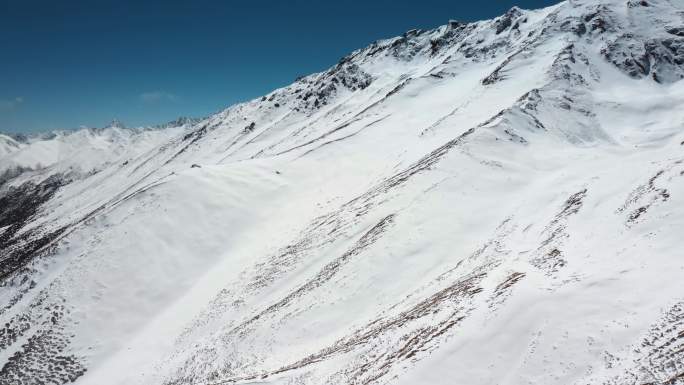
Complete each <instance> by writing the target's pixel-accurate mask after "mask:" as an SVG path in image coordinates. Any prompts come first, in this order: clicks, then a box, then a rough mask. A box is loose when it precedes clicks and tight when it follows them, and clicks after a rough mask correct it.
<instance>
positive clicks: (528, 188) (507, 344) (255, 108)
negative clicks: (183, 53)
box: [0, 0, 684, 385]
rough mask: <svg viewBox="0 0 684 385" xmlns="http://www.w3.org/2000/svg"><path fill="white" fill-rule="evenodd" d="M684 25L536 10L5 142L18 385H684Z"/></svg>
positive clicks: (624, 5)
mask: <svg viewBox="0 0 684 385" xmlns="http://www.w3.org/2000/svg"><path fill="white" fill-rule="evenodd" d="M682 25H684V3H683V2H682V1H681V0H647V1H632V0H630V1H626V0H606V1H600V2H597V1H595V0H591V1H589V0H573V1H567V2H563V3H560V4H558V5H556V6H553V7H550V8H546V9H542V10H536V11H528V10H522V9H518V8H513V9H512V10H510V11H509V12H507V13H506V14H505V15H503V16H501V17H498V18H495V19H493V20H486V21H481V22H475V23H460V22H455V21H451V22H449V23H448V24H446V25H444V26H441V27H438V28H435V29H432V30H411V31H408V32H406V33H405V34H403V35H402V36H399V37H395V38H392V39H387V40H381V41H377V42H375V43H373V44H371V45H370V46H368V47H365V48H363V49H360V50H357V51H355V52H352V53H351V54H349V55H348V56H346V57H344V58H342V59H341V60H340V61H339V63H337V64H336V65H334V66H333V67H332V68H330V69H329V70H327V71H324V72H321V73H317V74H312V75H309V76H305V77H301V78H299V79H297V80H296V81H295V82H294V83H293V84H291V85H289V86H287V87H284V88H281V89H278V90H275V91H273V92H271V93H270V94H268V95H265V96H263V97H262V98H259V99H255V100H253V101H250V102H247V103H243V104H238V105H234V106H231V107H229V108H227V109H226V110H224V111H222V112H220V113H218V114H216V115H213V116H210V117H208V118H205V119H202V120H199V121H196V120H190V119H181V120H178V121H177V122H172V123H170V124H167V125H164V126H162V127H161V128H158V129H126V128H123V127H119V126H117V125H115V126H112V127H108V128H104V129H97V130H87V129H86V130H79V131H76V132H72V133H55V134H53V135H49V136H43V137H39V138H23V139H22V140H16V139H15V138H10V137H8V136H0V151H2V152H1V153H0V384H48V383H49V384H66V383H71V382H75V383H76V384H98V385H99V384H126V385H129V384H141V385H142V384H145V385H147V384H152V385H154V384H157V385H172V384H174V385H175V384H228V383H236V384H237V383H244V384H247V383H264V384H442V383H443V384H453V383H459V384H502V383H506V384H530V383H533V384H544V385H548V384H589V385H606V384H634V385H643V384H660V385H665V384H667V385H681V384H684V365H683V364H682V363H683V362H684V356H683V354H684V313H683V311H682V309H683V308H684V302H683V301H684V298H683V297H682V295H683V293H684V259H682V241H681V235H682V233H683V231H684V146H683V144H684V129H683V126H682V122H684V82H683V81H681V80H680V79H682V77H683V76H684V64H683V63H682V58H683V56H682V55H683V49H684V37H682V33H681V26H682ZM200 165H201V167H200Z"/></svg>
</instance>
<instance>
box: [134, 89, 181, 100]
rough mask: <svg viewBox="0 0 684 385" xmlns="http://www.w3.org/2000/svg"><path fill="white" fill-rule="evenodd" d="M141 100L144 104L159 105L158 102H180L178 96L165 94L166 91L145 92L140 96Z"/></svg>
mask: <svg viewBox="0 0 684 385" xmlns="http://www.w3.org/2000/svg"><path fill="white" fill-rule="evenodd" d="M139 98H140V100H141V101H142V102H145V103H157V102H162V101H176V100H178V96H176V95H174V94H172V93H169V92H164V91H150V92H143V93H142V94H140V95H139Z"/></svg>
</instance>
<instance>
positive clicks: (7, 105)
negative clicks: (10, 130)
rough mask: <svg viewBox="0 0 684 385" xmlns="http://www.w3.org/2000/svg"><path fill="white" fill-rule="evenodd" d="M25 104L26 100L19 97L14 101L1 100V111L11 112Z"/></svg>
mask: <svg viewBox="0 0 684 385" xmlns="http://www.w3.org/2000/svg"><path fill="white" fill-rule="evenodd" d="M23 102H24V98H22V97H21V96H17V97H16V98H14V99H0V111H11V110H14V109H16V108H17V107H19V105H20V104H21V103H23Z"/></svg>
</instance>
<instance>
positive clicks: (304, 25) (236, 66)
mask: <svg viewBox="0 0 684 385" xmlns="http://www.w3.org/2000/svg"><path fill="white" fill-rule="evenodd" d="M557 2H558V1H557V0H555V1H554V0H518V1H509V0H496V1H494V0H482V1H475V2H471V1H460V0H420V1H417V0H412V1H411V0H349V1H343V0H336V1H322V0H319V1H315V0H290V1H284V0H283V1H275V0H273V1H266V0H261V1H259V0H252V1H247V0H243V1H228V0H223V1H218V0H216V1H205V0H194V1H176V0H166V1H161V0H159V1H143V0H130V1H126V0H88V1H85V0H83V1H82V0H69V1H54V0H52V1H34V0H0V131H5V132H23V133H29V132H36V131H45V130H52V129H64V128H76V127H79V126H81V125H85V126H89V127H101V126H104V125H106V124H107V123H108V122H110V121H111V120H113V119H115V118H116V119H119V120H121V121H123V122H124V123H126V124H127V125H129V126H138V125H148V124H157V123H163V122H166V121H169V120H172V119H175V118H176V117H178V116H182V115H183V116H194V117H201V116H206V115H208V114H210V113H212V112H215V111H217V110H219V109H222V108H224V107H227V106H229V105H231V104H234V103H236V102H240V101H244V100H248V99H251V98H254V97H257V96H259V95H262V94H264V93H267V92H269V91H270V90H272V89H274V88H277V87H280V86H283V85H286V84H289V83H291V82H292V81H293V80H294V79H295V78H296V77H297V76H298V75H304V74H309V73H311V72H316V71H321V70H323V69H325V68H327V67H329V66H331V65H333V64H335V63H336V62H337V60H338V59H339V58H340V57H342V56H344V55H346V54H347V53H349V52H351V51H352V50H354V49H357V48H361V47H364V46H366V45H368V44H369V43H371V42H373V41H374V40H377V39H382V38H387V37H391V36H395V35H399V34H401V33H403V32H404V31H406V30H409V29H412V28H424V29H426V28H432V27H436V26H438V25H441V24H445V23H446V22H447V21H448V20H449V19H457V20H462V21H472V20H478V19H486V18H491V17H494V16H497V15H499V14H502V13H503V12H505V11H506V10H507V9H509V8H511V7H512V6H513V5H518V6H520V7H522V8H540V7H543V6H547V5H551V4H553V3H557Z"/></svg>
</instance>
